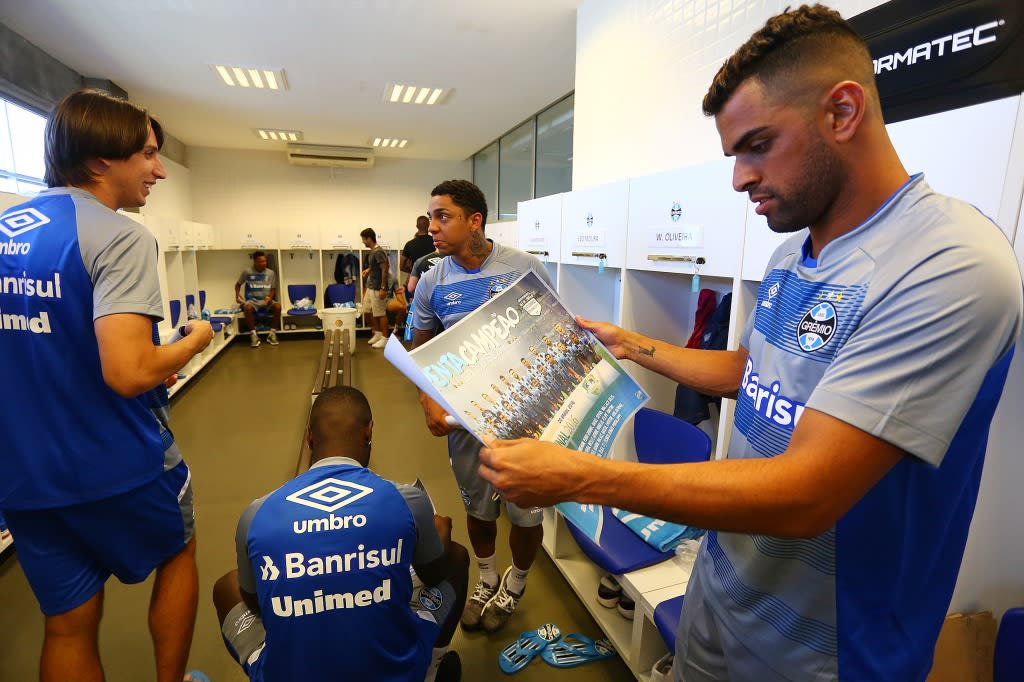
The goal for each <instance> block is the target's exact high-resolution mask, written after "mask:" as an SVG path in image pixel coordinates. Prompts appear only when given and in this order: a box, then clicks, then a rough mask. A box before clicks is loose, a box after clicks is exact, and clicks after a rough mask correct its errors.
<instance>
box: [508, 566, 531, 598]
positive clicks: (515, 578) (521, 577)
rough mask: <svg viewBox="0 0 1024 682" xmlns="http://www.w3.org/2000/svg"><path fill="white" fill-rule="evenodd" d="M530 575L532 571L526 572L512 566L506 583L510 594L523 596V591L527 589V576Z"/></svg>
mask: <svg viewBox="0 0 1024 682" xmlns="http://www.w3.org/2000/svg"><path fill="white" fill-rule="evenodd" d="M529 574H530V569H526V570H525V571H524V570H523V569H521V568H519V567H518V566H516V565H515V564H512V570H511V571H509V572H508V580H507V581H505V588H506V589H507V590H509V591H510V592H515V593H516V594H522V593H523V590H525V589H526V576H527V575H529Z"/></svg>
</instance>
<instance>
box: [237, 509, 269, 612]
mask: <svg viewBox="0 0 1024 682" xmlns="http://www.w3.org/2000/svg"><path fill="white" fill-rule="evenodd" d="M267 497H268V496H267V495H264V496H263V497H261V498H259V499H258V500H254V501H253V502H251V503H250V504H249V506H248V507H246V508H245V511H244V512H242V517H241V518H240V519H238V526H237V527H236V528H235V560H236V563H237V565H238V585H239V587H241V588H242V590H244V591H245V592H248V593H249V594H256V575H255V574H254V573H253V569H252V564H251V563H250V562H249V541H248V540H247V538H248V537H249V528H250V527H251V526H252V520H253V517H255V516H256V512H258V511H259V510H260V507H262V506H263V503H264V502H266V500H267Z"/></svg>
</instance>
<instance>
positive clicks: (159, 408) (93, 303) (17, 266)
mask: <svg viewBox="0 0 1024 682" xmlns="http://www.w3.org/2000/svg"><path fill="white" fill-rule="evenodd" d="M156 266H157V244H156V240H155V239H154V237H153V235H151V234H150V233H149V232H148V231H147V230H146V228H145V227H143V226H142V225H140V224H138V223H136V222H135V221H133V220H132V219H130V218H128V217H126V216H122V215H118V214H117V213H115V212H114V211H111V210H110V209H109V208H107V207H106V206H104V205H103V204H101V203H100V202H99V200H97V199H96V197H94V196H93V195H92V194H90V193H88V192H86V191H83V190H79V189H75V188H56V189H50V190H46V191H43V192H40V193H39V195H38V196H37V197H35V198H34V199H32V200H31V201H29V202H27V203H24V204H21V205H19V206H15V207H13V208H11V209H8V210H7V211H6V212H4V214H3V215H2V216H0V357H2V358H3V366H4V381H5V382H6V383H7V385H8V387H9V389H8V392H7V394H8V396H9V399H8V400H5V401H4V407H3V409H2V410H0V431H2V432H3V434H4V446H3V447H2V448H0V471H2V472H3V475H2V476H0V507H3V508H7V509H43V508H48V507H62V506H67V505H72V504H78V503H81V502H89V501H93V500H99V499H104V498H107V497H111V496H113V495H118V494H120V493H123V492H126V491H128V490H131V489H133V488H136V487H138V486H140V485H143V484H145V483H147V482H149V481H151V480H153V479H155V478H156V477H157V476H159V475H160V474H161V473H162V472H163V471H164V470H165V469H170V468H172V467H174V466H176V465H177V464H178V463H179V462H180V461H181V454H180V453H179V452H178V449H177V447H176V446H175V445H174V437H173V435H172V434H171V431H170V429H169V428H168V425H167V404H168V400H167V390H166V389H165V388H164V387H163V385H162V384H161V385H159V386H157V387H155V388H154V389H153V390H151V391H149V392H147V393H144V394H142V395H140V396H137V397H135V398H122V397H121V396H119V395H117V393H115V392H114V391H113V390H112V389H111V388H110V387H108V386H107V384H106V382H105V381H104V380H103V372H102V368H101V366H100V358H99V346H98V344H97V341H96V333H95V330H94V327H93V322H94V321H95V320H96V319H98V318H100V317H103V316H105V315H114V314H121V313H132V314H137V315H145V316H147V317H149V318H152V319H153V320H160V319H162V317H163V307H162V305H161V300H160V284H159V281H158V279H157V267H156ZM153 338H154V343H158V342H159V337H158V336H157V333H156V323H155V322H154V324H153ZM15 396H16V397H15Z"/></svg>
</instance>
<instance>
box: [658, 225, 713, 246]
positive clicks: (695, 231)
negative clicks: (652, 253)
mask: <svg viewBox="0 0 1024 682" xmlns="http://www.w3.org/2000/svg"><path fill="white" fill-rule="evenodd" d="M647 246H648V247H650V248H652V249H658V250H662V249H703V248H704V228H703V227H701V226H700V225H673V226H672V227H652V228H648V232H647Z"/></svg>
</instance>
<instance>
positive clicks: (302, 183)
mask: <svg viewBox="0 0 1024 682" xmlns="http://www.w3.org/2000/svg"><path fill="white" fill-rule="evenodd" d="M188 160H189V167H190V169H191V174H192V185H191V188H192V205H193V215H192V219H193V220H197V221H199V222H204V223H210V224H212V225H214V227H215V228H216V229H224V228H229V229H230V228H241V227H249V228H252V227H271V228H278V227H289V226H305V227H307V228H308V229H310V231H313V230H312V228H316V229H319V228H320V227H333V226H340V227H351V228H357V229H356V233H357V234H358V231H359V230H361V229H362V228H364V227H372V228H374V230H376V231H377V232H378V234H381V233H383V234H385V235H388V233H389V232H390V233H391V234H392V235H393V236H391V237H390V240H391V241H390V242H389V246H391V247H392V248H399V249H400V248H402V246H403V245H404V244H405V242H406V241H408V240H409V239H411V238H412V236H413V235H414V234H415V232H416V216H418V215H422V214H423V213H425V212H426V210H427V203H428V201H429V199H430V190H431V189H433V188H434V186H435V185H437V184H438V183H439V182H441V181H443V180H450V179H452V178H468V177H469V175H470V172H471V170H470V165H469V163H468V162H465V161H415V160H393V159H378V160H377V165H376V166H375V167H373V168H368V169H333V172H332V169H329V168H311V167H307V166H292V165H290V164H289V163H288V162H287V160H286V159H285V155H284V152H280V151H278V152H257V151H239V150H225V149H211V148H202V147H201V148H190V149H189V156H188Z"/></svg>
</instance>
